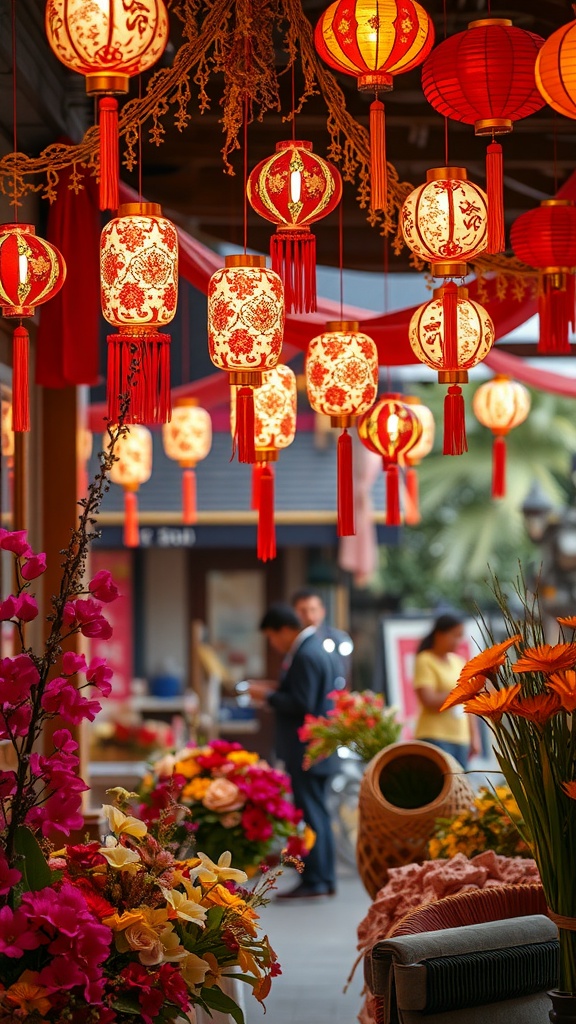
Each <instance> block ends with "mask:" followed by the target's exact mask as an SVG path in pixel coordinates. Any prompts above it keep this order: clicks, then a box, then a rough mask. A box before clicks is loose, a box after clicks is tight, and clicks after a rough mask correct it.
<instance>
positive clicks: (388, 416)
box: [360, 394, 422, 526]
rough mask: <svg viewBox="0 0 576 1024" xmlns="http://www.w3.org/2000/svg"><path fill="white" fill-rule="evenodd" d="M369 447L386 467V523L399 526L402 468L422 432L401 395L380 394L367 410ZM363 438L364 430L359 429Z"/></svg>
mask: <svg viewBox="0 0 576 1024" xmlns="http://www.w3.org/2000/svg"><path fill="white" fill-rule="evenodd" d="M365 424H366V433H367V435H368V439H369V441H370V445H368V446H367V447H369V448H370V450H372V451H374V450H375V451H377V452H378V453H379V454H380V455H381V456H382V459H383V464H384V469H385V471H386V524H387V525H388V526H400V524H401V521H402V520H401V517H400V469H399V466H400V465H401V464H402V463H403V461H404V459H405V457H406V455H407V454H408V452H409V451H410V449H411V448H412V447H413V446H414V445H415V444H416V442H417V441H418V440H419V439H420V437H421V435H422V424H421V423H420V420H419V419H418V417H417V415H416V413H415V412H414V411H413V409H412V408H411V407H410V405H408V404H407V403H406V402H404V401H403V399H402V395H396V394H386V395H381V396H380V398H379V399H378V401H377V402H376V404H375V405H374V406H373V407H372V410H371V412H370V413H368V414H367V418H366V421H365ZM360 438H361V440H363V438H362V432H360Z"/></svg>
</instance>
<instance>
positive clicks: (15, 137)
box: [12, 0, 18, 224]
mask: <svg viewBox="0 0 576 1024" xmlns="http://www.w3.org/2000/svg"><path fill="white" fill-rule="evenodd" d="M16 115H17V98H16V0H12V122H13V123H12V140H13V149H14V153H15V154H16V153H17V152H18V126H17V116H16ZM16 184H17V175H16V161H14V222H15V223H16V224H17V223H18V196H17V194H16Z"/></svg>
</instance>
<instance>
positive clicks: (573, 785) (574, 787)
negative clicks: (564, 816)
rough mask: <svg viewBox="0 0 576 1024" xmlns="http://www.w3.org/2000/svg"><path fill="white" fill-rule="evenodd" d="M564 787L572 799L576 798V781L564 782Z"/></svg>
mask: <svg viewBox="0 0 576 1024" xmlns="http://www.w3.org/2000/svg"><path fill="white" fill-rule="evenodd" d="M562 789H563V790H564V792H565V793H566V795H567V796H569V797H570V799H571V800H576V782H563V783H562Z"/></svg>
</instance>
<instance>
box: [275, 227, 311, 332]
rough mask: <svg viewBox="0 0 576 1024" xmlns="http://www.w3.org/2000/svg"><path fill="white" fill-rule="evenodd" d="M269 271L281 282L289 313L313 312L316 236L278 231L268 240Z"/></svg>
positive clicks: (301, 232) (304, 232)
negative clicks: (270, 263) (270, 268)
mask: <svg viewBox="0 0 576 1024" xmlns="http://www.w3.org/2000/svg"><path fill="white" fill-rule="evenodd" d="M270 256H271V260H272V270H273V271H275V273H276V274H278V276H279V277H281V278H282V284H283V285H284V301H285V303H286V311H287V312H288V313H315V312H316V302H317V299H316V236H315V235H314V234H313V233H312V231H308V230H307V229H306V230H304V231H299V232H296V231H278V232H277V233H276V234H275V235H272V238H271V239H270Z"/></svg>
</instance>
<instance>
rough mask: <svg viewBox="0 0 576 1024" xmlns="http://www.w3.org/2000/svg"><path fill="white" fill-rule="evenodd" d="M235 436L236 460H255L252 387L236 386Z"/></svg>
mask: <svg viewBox="0 0 576 1024" xmlns="http://www.w3.org/2000/svg"><path fill="white" fill-rule="evenodd" d="M236 436H237V439H238V462H248V463H250V464H252V463H253V462H256V450H255V448H254V392H253V391H252V388H244V387H242V388H238V391H237V393H236Z"/></svg>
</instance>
